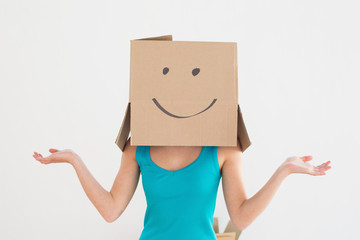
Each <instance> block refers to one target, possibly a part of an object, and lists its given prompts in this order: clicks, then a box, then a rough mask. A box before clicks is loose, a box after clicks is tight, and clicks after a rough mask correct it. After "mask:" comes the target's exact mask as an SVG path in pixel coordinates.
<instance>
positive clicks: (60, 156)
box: [33, 148, 77, 164]
mask: <svg viewBox="0 0 360 240" xmlns="http://www.w3.org/2000/svg"><path fill="white" fill-rule="evenodd" d="M49 152H50V153H51V154H50V155H49V156H47V157H43V156H42V155H41V154H40V153H38V152H34V155H33V157H34V158H35V159H36V160H38V161H39V162H41V163H42V164H49V163H71V161H72V160H73V159H74V158H75V157H77V154H76V153H75V152H74V151H73V150H71V149H64V150H57V149H55V148H50V149H49Z"/></svg>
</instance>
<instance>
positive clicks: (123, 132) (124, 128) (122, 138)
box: [115, 102, 130, 151]
mask: <svg viewBox="0 0 360 240" xmlns="http://www.w3.org/2000/svg"><path fill="white" fill-rule="evenodd" d="M129 132H130V102H129V103H128V105H127V107H126V110H125V116H124V119H123V121H122V124H121V128H120V131H119V133H118V136H117V138H116V141H115V143H116V145H118V147H119V148H120V149H121V151H124V147H125V143H126V141H127V139H128V136H129Z"/></svg>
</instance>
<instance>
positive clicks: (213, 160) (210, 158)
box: [204, 146, 221, 175]
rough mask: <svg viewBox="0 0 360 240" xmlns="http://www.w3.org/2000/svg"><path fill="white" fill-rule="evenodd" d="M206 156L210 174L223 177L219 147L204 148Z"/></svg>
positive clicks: (205, 159)
mask: <svg viewBox="0 0 360 240" xmlns="http://www.w3.org/2000/svg"><path fill="white" fill-rule="evenodd" d="M204 148H205V154H204V161H205V163H206V167H208V170H209V171H210V172H214V173H215V174H217V175H221V172H220V166H219V160H218V146H204Z"/></svg>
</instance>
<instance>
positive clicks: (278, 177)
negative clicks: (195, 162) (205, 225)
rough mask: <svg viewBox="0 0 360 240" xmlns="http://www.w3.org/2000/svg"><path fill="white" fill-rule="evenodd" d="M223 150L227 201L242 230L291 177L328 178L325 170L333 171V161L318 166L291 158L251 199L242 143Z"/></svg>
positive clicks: (224, 187) (236, 222)
mask: <svg viewBox="0 0 360 240" xmlns="http://www.w3.org/2000/svg"><path fill="white" fill-rule="evenodd" d="M222 151H223V152H224V155H225V159H226V160H225V163H224V165H223V169H222V175H223V180H222V182H223V190H224V198H225V201H226V206H227V209H228V212H229V215H230V219H231V221H232V222H233V223H234V225H235V226H236V227H237V228H238V229H240V230H244V229H245V228H246V227H247V226H249V225H250V224H251V223H252V222H253V221H254V220H255V219H256V217H257V216H259V215H260V214H261V213H262V212H263V211H264V209H265V208H266V207H267V206H268V204H269V203H270V201H271V199H272V198H273V197H274V195H275V193H276V191H277V190H278V189H279V187H280V185H281V183H282V182H283V181H284V179H285V178H286V177H287V176H288V175H290V174H292V173H307V174H310V175H314V176H318V175H324V174H325V171H326V170H328V169H330V166H328V164H329V163H330V161H328V162H326V163H323V164H321V165H319V166H317V167H314V166H312V165H311V164H309V163H307V161H309V160H311V159H312V157H311V156H304V157H301V158H300V157H290V158H288V159H287V160H286V161H285V162H284V163H283V164H281V166H280V167H279V168H278V169H277V170H276V171H275V172H274V174H273V175H272V176H271V178H270V179H269V180H268V181H267V183H266V184H265V185H264V186H263V187H262V188H261V189H260V190H259V191H258V192H257V193H256V194H255V195H254V196H252V197H251V198H247V196H246V193H245V189H244V185H243V178H242V161H243V159H242V151H241V148H240V144H239V142H238V144H237V147H226V148H223V149H222Z"/></svg>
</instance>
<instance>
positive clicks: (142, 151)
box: [135, 145, 149, 170]
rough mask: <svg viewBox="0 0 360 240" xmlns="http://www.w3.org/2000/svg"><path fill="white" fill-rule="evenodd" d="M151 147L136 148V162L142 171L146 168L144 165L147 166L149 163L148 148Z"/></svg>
mask: <svg viewBox="0 0 360 240" xmlns="http://www.w3.org/2000/svg"><path fill="white" fill-rule="evenodd" d="M148 147H149V146H141V145H139V146H136V154H135V158H136V161H137V163H138V165H139V167H140V170H141V169H142V167H143V166H144V164H146V161H147V155H146V154H147V152H146V151H147V148H148Z"/></svg>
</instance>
